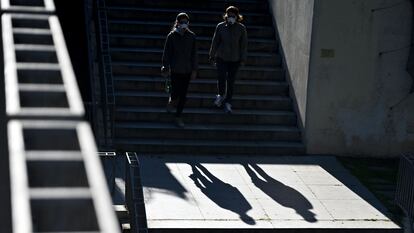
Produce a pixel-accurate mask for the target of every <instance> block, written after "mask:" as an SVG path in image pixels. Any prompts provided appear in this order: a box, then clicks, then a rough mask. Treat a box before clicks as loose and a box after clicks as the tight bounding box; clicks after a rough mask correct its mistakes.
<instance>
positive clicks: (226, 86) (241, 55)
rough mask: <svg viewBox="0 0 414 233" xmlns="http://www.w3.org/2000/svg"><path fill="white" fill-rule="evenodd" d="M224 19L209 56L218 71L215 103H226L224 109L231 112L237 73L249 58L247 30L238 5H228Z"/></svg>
mask: <svg viewBox="0 0 414 233" xmlns="http://www.w3.org/2000/svg"><path fill="white" fill-rule="evenodd" d="M223 19H224V22H221V23H219V24H218V25H217V27H216V31H215V32H214V36H213V42H212V44H211V48H210V54H209V56H210V62H212V63H215V64H216V67H217V71H218V77H217V79H218V80H217V81H218V85H217V87H218V93H217V95H216V99H215V101H214V104H215V105H216V106H217V107H222V106H223V105H224V110H225V111H226V112H227V113H231V112H232V105H231V101H232V98H233V89H234V82H235V80H236V74H237V71H238V70H239V67H240V66H243V65H244V64H245V62H246V58H247V32H246V27H245V26H244V25H243V24H242V23H241V21H242V20H243V16H242V15H240V13H239V9H238V8H237V7H235V6H230V7H228V8H227V9H226V12H225V14H224V16H223Z"/></svg>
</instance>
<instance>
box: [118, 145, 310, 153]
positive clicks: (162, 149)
mask: <svg viewBox="0 0 414 233" xmlns="http://www.w3.org/2000/svg"><path fill="white" fill-rule="evenodd" d="M116 144H117V147H118V148H122V150H124V151H139V153H141V154H145V153H148V154H165V155H168V154H180V155H203V154H204V155H212V154H220V155H223V154H224V155H232V154H233V155H252V156H255V155H269V156H274V155H303V154H304V152H305V150H304V149H303V148H290V147H274V148H263V147H260V146H258V147H242V146H237V147H220V146H215V145H210V146H183V145H177V146H165V145H131V144H124V143H116Z"/></svg>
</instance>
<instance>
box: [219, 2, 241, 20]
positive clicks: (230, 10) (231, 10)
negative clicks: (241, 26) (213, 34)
mask: <svg viewBox="0 0 414 233" xmlns="http://www.w3.org/2000/svg"><path fill="white" fill-rule="evenodd" d="M228 13H233V14H235V15H236V17H237V19H236V20H237V22H241V21H243V15H241V14H240V11H239V8H237V7H235V6H229V7H227V9H226V13H224V15H223V19H224V21H227V14H228Z"/></svg>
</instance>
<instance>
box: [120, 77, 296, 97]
mask: <svg viewBox="0 0 414 233" xmlns="http://www.w3.org/2000/svg"><path fill="white" fill-rule="evenodd" d="M114 81H115V88H116V90H123V91H124V90H126V91H127V90H130V91H132V90H135V91H164V88H165V78H162V77H148V76H144V77H142V76H121V77H114ZM188 91H189V93H191V92H200V93H216V92H217V81H216V80H214V79H201V78H199V79H195V80H191V82H190V86H189V90H188ZM235 93H236V94H240V95H241V94H247V95H251V94H261V95H278V96H287V95H288V94H289V84H288V83H287V82H271V81H255V80H236V83H235Z"/></svg>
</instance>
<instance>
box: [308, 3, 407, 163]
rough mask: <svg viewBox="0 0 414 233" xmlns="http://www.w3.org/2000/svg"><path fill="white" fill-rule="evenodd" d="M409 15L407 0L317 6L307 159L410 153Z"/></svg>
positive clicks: (310, 86) (309, 96) (315, 10)
mask: <svg viewBox="0 0 414 233" xmlns="http://www.w3.org/2000/svg"><path fill="white" fill-rule="evenodd" d="M412 10H413V9H412V5H411V1H408V0H407V1H401V0H364V1H361V0H347V1H344V0H315V7H314V24H313V32H312V47H311V51H312V52H311V59H310V60H311V62H310V74H309V85H308V92H307V94H308V95H307V106H306V109H307V112H306V130H305V137H306V144H307V145H306V146H307V150H308V153H310V154H337V155H368V156H392V155H398V154H400V153H401V152H405V151H410V150H414V95H412V94H410V93H409V92H410V88H411V84H412V79H411V77H410V76H409V74H408V72H407V69H406V65H407V60H408V55H409V46H410V44H411V30H412V26H411V25H412V24H411V23H412V14H413V13H412Z"/></svg>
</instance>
